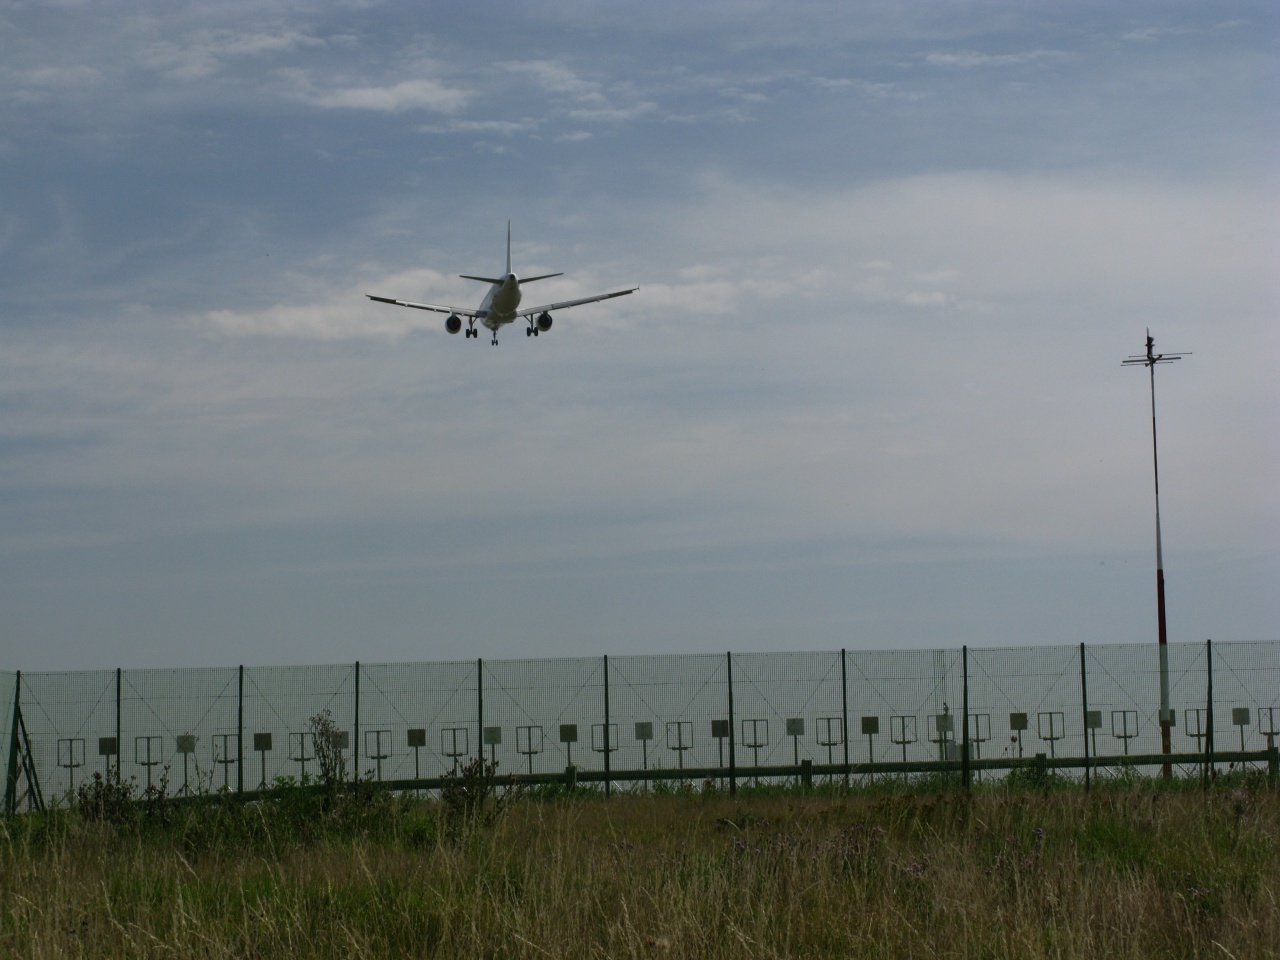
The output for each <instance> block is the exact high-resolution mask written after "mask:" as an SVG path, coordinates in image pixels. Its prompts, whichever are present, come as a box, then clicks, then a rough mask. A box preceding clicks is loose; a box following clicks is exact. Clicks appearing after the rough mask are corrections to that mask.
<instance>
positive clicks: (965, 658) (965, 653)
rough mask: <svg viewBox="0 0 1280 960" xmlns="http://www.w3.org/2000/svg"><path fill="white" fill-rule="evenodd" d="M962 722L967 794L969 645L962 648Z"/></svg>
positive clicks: (966, 790)
mask: <svg viewBox="0 0 1280 960" xmlns="http://www.w3.org/2000/svg"><path fill="white" fill-rule="evenodd" d="M960 682H961V684H962V686H961V696H960V712H961V713H962V714H963V716H962V717H961V718H960V722H961V723H963V724H964V733H963V734H962V735H961V737H960V770H961V776H960V779H961V780H962V781H963V783H964V790H965V793H968V792H969V773H970V771H969V645H968V644H963V645H962V646H961V647H960Z"/></svg>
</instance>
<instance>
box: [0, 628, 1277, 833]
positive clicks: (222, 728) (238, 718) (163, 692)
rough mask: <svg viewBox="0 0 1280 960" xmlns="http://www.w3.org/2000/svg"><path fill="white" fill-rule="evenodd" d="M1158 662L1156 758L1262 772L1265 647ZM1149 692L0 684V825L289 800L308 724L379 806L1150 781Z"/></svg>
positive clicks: (815, 684) (784, 683) (864, 677)
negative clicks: (581, 784)
mask: <svg viewBox="0 0 1280 960" xmlns="http://www.w3.org/2000/svg"><path fill="white" fill-rule="evenodd" d="M1167 649H1168V684H1169V689H1170V694H1171V704H1172V706H1173V710H1172V714H1173V715H1172V723H1171V726H1170V730H1169V735H1170V741H1171V745H1172V746H1171V751H1172V754H1173V756H1174V761H1175V762H1180V763H1187V762H1192V761H1196V762H1200V763H1201V764H1202V765H1203V764H1207V763H1211V762H1212V761H1213V759H1214V756H1215V755H1216V756H1217V757H1219V758H1220V759H1221V760H1222V761H1224V762H1226V761H1231V760H1232V757H1233V755H1234V754H1233V752H1236V753H1238V754H1239V755H1244V754H1246V753H1248V754H1250V756H1248V757H1244V756H1236V757H1235V759H1236V760H1239V761H1240V762H1258V761H1261V760H1266V759H1268V758H1269V759H1270V762H1271V763H1272V765H1273V766H1274V763H1275V754H1274V751H1273V750H1272V748H1273V747H1274V738H1275V736H1276V734H1277V733H1280V643H1274V642H1260V643H1217V644H1210V643H1204V644H1181V645H1171V646H1169V647H1168V648H1167ZM1159 691H1160V659H1159V656H1158V652H1157V648H1156V647H1155V645H1149V644H1148V645H1141V646H1138V645H1128V646H1094V647H1088V646H1085V645H1079V646H1066V647H1063V646H1056V647H1023V648H999V649H981V650H979V649H968V648H962V649H961V650H924V651H880V652H875V651H872V652H866V651H845V650H841V651H831V652H817V653H752V654H719V655H711V654H690V655H658V656H629V657H612V658H610V657H592V658H578V659H554V660H503V661H483V660H475V661H466V662H452V663H406V664H361V663H355V664H346V665H328V666H304V667H239V668H235V667H233V668H215V669H178V670H113V671H93V672H83V671H82V672H58V673H12V672H9V673H0V724H3V726H0V731H2V735H3V740H0V744H5V745H7V760H8V767H7V777H6V810H7V811H8V812H11V813H12V812H14V811H16V810H18V809H23V808H25V807H30V806H33V805H36V804H37V803H38V802H43V799H48V800H50V801H53V800H59V799H62V798H66V797H68V796H69V795H71V794H73V793H74V790H75V787H76V785H77V784H78V783H81V782H83V781H84V780H85V779H86V778H89V777H92V776H93V775H94V774H95V773H98V774H102V775H106V776H120V777H123V778H126V779H128V778H133V779H134V780H135V781H136V782H137V783H138V784H139V786H140V787H142V786H146V785H151V786H153V788H158V787H159V786H160V785H161V784H163V788H164V789H165V790H167V791H168V792H170V793H190V792H196V791H201V792H208V791H219V790H226V791H235V792H237V793H245V792H252V791H256V790H258V789H261V788H264V787H269V786H271V785H273V784H276V783H277V782H278V781H279V780H280V778H286V777H290V778H293V780H294V781H295V782H296V781H303V780H306V779H307V778H308V777H312V776H314V775H315V774H316V773H317V772H318V763H317V760H316V750H315V746H316V745H315V743H314V731H313V726H312V718H313V717H316V716H317V715H318V714H322V713H325V712H327V713H328V715H329V717H330V718H331V719H332V721H333V725H334V728H335V729H336V731H337V735H338V737H339V740H340V746H341V747H342V748H343V750H344V753H345V756H346V760H347V765H348V768H349V769H350V770H351V771H352V772H353V773H355V774H358V775H359V776H361V777H367V778H369V779H374V780H378V781H383V782H385V783H388V784H394V785H397V786H409V785H413V786H418V787H423V788H430V787H432V786H438V785H439V783H440V778H441V777H442V776H443V775H445V774H446V773H448V772H450V771H456V770H457V768H458V766H459V764H461V763H465V762H467V761H468V760H469V759H471V758H473V757H477V756H483V757H484V758H485V759H486V760H489V761H491V762H493V763H495V764H496V765H497V767H498V769H499V771H500V772H501V773H502V774H506V775H511V776H520V777H523V778H525V779H526V780H532V781H539V780H549V779H552V778H558V777H562V776H565V775H566V772H569V773H572V775H573V777H574V778H575V779H584V780H594V781H602V782H603V783H604V784H605V787H606V789H608V788H609V786H610V785H611V784H614V783H637V782H648V781H649V780H650V779H663V778H665V779H676V778H681V777H690V778H693V777H716V778H720V779H726V780H727V781H728V782H729V783H730V785H731V786H732V785H733V784H734V783H736V781H737V780H738V779H741V778H748V777H749V778H753V780H754V781H759V780H762V779H763V780H767V779H771V778H772V779H778V778H786V777H793V776H800V775H801V774H802V773H803V774H804V775H805V776H806V777H811V776H813V775H818V776H826V777H828V778H832V777H836V776H844V777H845V778H848V777H851V776H865V775H869V774H876V773H884V772H899V773H902V774H903V775H906V774H909V773H912V772H914V773H921V772H933V771H937V770H944V769H945V770H955V769H957V766H956V765H957V764H960V765H961V767H960V768H959V769H962V771H963V774H964V776H965V778H966V781H967V778H968V777H969V776H970V774H971V772H974V771H976V772H977V775H978V776H979V777H981V776H984V775H987V776H997V775H999V774H1000V772H1001V771H1007V770H1009V769H1013V768H1016V767H1017V766H1018V765H1019V764H1020V763H1023V762H1024V761H1027V760H1028V758H1036V757H1037V756H1039V755H1043V756H1044V757H1045V758H1046V759H1047V761H1048V762H1049V763H1050V764H1051V765H1054V766H1060V767H1063V768H1064V769H1072V770H1076V771H1079V769H1080V768H1081V766H1082V764H1081V763H1080V762H1079V761H1080V760H1082V759H1083V760H1084V761H1085V762H1084V764H1083V767H1084V770H1085V771H1086V773H1087V771H1088V769H1089V768H1090V765H1092V766H1093V768H1095V769H1096V768H1098V767H1105V766H1107V765H1109V764H1110V765H1115V764H1119V763H1123V762H1126V759H1128V760H1130V761H1135V762H1140V763H1144V764H1148V765H1150V764H1152V763H1156V762H1159V761H1158V760H1156V759H1154V755H1156V754H1158V753H1159V752H1160V751H1161V749H1162V743H1161V739H1162V737H1161V733H1162V731H1161V725H1160V716H1159ZM1211 691H1212V693H1211ZM1237 748H1238V750H1237ZM1264 751H1271V752H1270V753H1265V752H1264ZM1193 755H1194V756H1193Z"/></svg>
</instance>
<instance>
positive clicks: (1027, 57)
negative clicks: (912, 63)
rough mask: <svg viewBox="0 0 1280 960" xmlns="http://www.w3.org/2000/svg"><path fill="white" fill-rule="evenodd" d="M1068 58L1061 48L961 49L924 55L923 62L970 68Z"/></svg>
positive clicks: (938, 65)
mask: <svg viewBox="0 0 1280 960" xmlns="http://www.w3.org/2000/svg"><path fill="white" fill-rule="evenodd" d="M1069 58H1070V54H1068V53H1066V52H1064V51H1062V50H1027V51H1023V52H1020V53H981V52H979V51H975V50H962V51H957V52H955V53H938V52H935V53H930V54H926V55H925V58H924V60H925V63H927V64H929V65H930V66H931V67H953V68H957V69H971V68H973V67H1010V66H1020V65H1021V64H1024V63H1044V62H1046V61H1048V62H1057V61H1062V60H1066V59H1069Z"/></svg>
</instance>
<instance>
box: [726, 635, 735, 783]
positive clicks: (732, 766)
mask: <svg viewBox="0 0 1280 960" xmlns="http://www.w3.org/2000/svg"><path fill="white" fill-rule="evenodd" d="M724 657H725V660H724V663H725V671H726V673H727V675H728V686H729V796H731V797H732V796H736V795H737V793H738V766H737V759H736V755H735V753H734V749H733V744H734V741H735V740H737V739H738V736H737V734H736V733H735V732H734V728H733V651H732V650H730V651H729V652H728V653H726V654H725V655H724Z"/></svg>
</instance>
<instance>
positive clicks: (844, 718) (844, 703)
mask: <svg viewBox="0 0 1280 960" xmlns="http://www.w3.org/2000/svg"><path fill="white" fill-rule="evenodd" d="M840 724H841V726H840V731H841V732H840V739H841V740H843V741H844V786H845V789H846V790H847V789H849V674H848V668H847V666H846V664H845V651H844V647H841V648H840Z"/></svg>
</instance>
